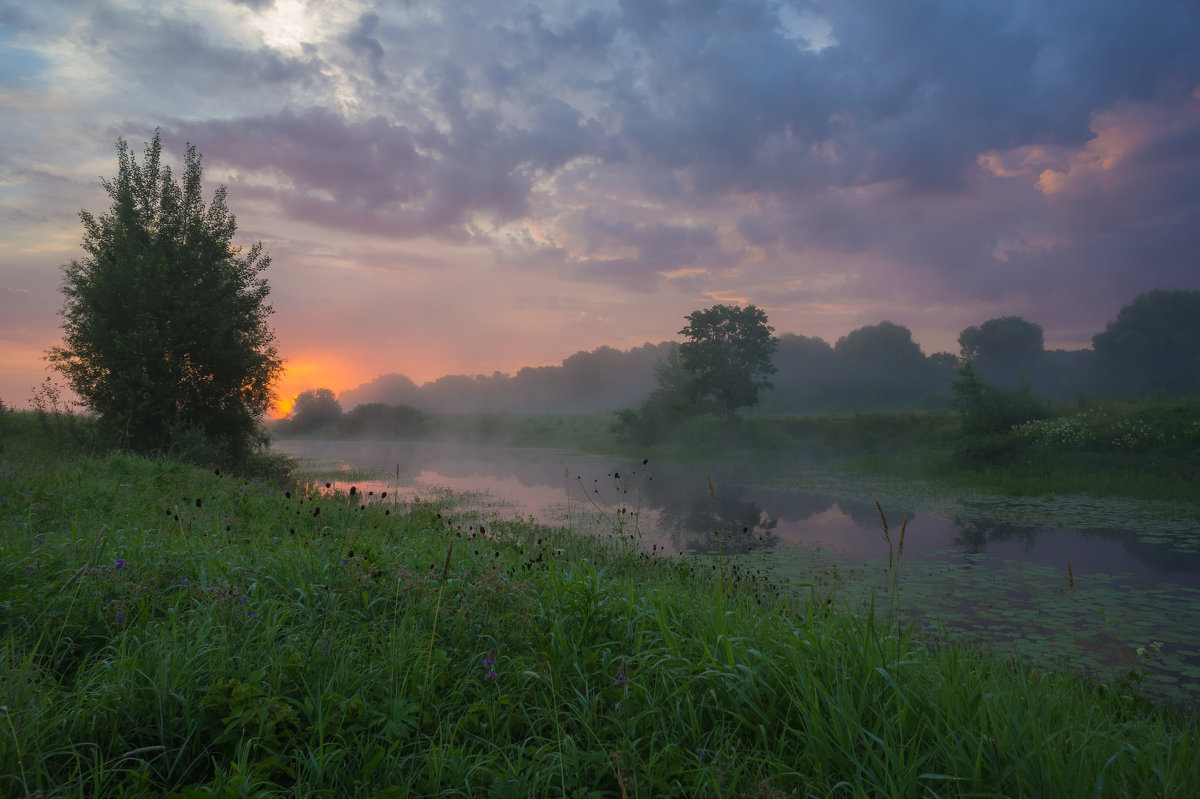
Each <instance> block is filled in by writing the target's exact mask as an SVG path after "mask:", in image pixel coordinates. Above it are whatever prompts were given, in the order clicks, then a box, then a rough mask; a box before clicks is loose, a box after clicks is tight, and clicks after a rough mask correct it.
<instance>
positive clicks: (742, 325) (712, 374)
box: [679, 305, 779, 418]
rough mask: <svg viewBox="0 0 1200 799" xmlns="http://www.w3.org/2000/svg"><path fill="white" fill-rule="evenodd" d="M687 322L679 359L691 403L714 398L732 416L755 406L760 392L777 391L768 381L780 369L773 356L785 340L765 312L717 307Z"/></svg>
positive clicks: (748, 308) (685, 388) (730, 306)
mask: <svg viewBox="0 0 1200 799" xmlns="http://www.w3.org/2000/svg"><path fill="white" fill-rule="evenodd" d="M685 318H686V319H687V320H688V324H687V326H686V327H685V328H683V330H680V331H679V334H680V335H681V336H684V337H685V338H686V339H687V341H685V342H683V343H682V344H680V345H679V357H680V363H681V365H682V366H683V370H684V372H686V373H687V379H686V380H685V381H684V384H683V388H684V391H685V392H686V393H687V395H688V398H689V400H690V401H692V402H700V401H702V400H704V399H705V398H709V397H711V398H712V399H713V400H714V402H715V403H716V406H717V408H718V409H719V410H720V411H721V412H722V413H724V414H725V416H726V417H728V418H732V417H733V415H734V413H736V411H737V409H738V408H740V407H744V406H747V405H753V404H755V403H756V402H757V401H758V394H759V392H760V391H764V390H769V389H771V388H773V387H774V385H773V384H772V383H771V381H770V380H769V379H768V377H769V376H770V375H772V374H774V373H775V371H776V369H775V364H774V363H772V360H771V356H772V354H773V353H774V352H775V348H776V347H777V346H778V344H779V339H776V338H774V337H772V336H771V333H772V332H773V331H774V328H773V327H771V326H769V325H768V324H767V315H766V313H765V312H764V311H762V310H761V309H759V308H757V307H755V306H754V305H747V306H746V307H744V308H739V307H737V306H733V305H714V306H713V307H712V308H707V309H704V310H700V311H693V312H692V313H690V314H688V315H687V317H685Z"/></svg>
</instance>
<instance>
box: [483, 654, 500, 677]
mask: <svg viewBox="0 0 1200 799" xmlns="http://www.w3.org/2000/svg"><path fill="white" fill-rule="evenodd" d="M495 666H496V650H495V649H493V650H492V651H491V652H488V656H487V657H485V658H484V659H483V667H484V668H485V669H487V672H486V673H485V674H484V675H483V679H484V680H485V681H487V680H494V679H496V678H497V677H499V676H500V675H499V674H498V673H497V672H496V668H495Z"/></svg>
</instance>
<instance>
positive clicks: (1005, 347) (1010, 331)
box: [958, 316, 1045, 383]
mask: <svg viewBox="0 0 1200 799" xmlns="http://www.w3.org/2000/svg"><path fill="white" fill-rule="evenodd" d="M958 345H959V347H961V352H962V357H963V358H965V359H966V360H968V361H971V362H972V363H973V364H974V365H975V367H976V368H978V369H979V370H980V371H981V372H982V373H983V374H984V375H985V376H988V377H991V378H992V379H995V380H999V381H1001V382H1005V383H1011V382H1015V381H1016V380H1017V378H1018V377H1019V376H1020V375H1022V374H1025V375H1028V374H1029V373H1030V372H1031V371H1033V370H1034V368H1035V367H1037V366H1038V363H1039V361H1040V360H1041V358H1042V356H1043V355H1044V354H1045V334H1044V332H1043V331H1042V326H1041V325H1039V324H1036V323H1034V322H1029V321H1026V320H1025V319H1022V318H1021V317H1019V316H1002V317H1000V318H998V319H989V320H987V321H986V322H984V323H983V324H982V325H980V326H978V327H976V326H975V325H971V326H970V327H968V328H966V329H965V330H963V331H962V332H961V333H959V334H958Z"/></svg>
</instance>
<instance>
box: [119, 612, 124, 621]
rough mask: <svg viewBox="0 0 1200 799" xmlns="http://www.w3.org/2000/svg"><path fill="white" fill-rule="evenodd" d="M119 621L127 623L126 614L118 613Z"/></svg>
mask: <svg viewBox="0 0 1200 799" xmlns="http://www.w3.org/2000/svg"><path fill="white" fill-rule="evenodd" d="M117 621H125V614H124V613H118V614H117Z"/></svg>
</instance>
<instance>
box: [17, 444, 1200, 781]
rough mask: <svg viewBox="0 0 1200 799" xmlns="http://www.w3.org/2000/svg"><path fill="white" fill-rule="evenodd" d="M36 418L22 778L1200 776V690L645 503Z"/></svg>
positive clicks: (20, 460) (21, 583)
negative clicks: (500, 513)
mask: <svg viewBox="0 0 1200 799" xmlns="http://www.w3.org/2000/svg"><path fill="white" fill-rule="evenodd" d="M36 435H41V433H38V431H37V430H36V429H35V428H32V427H31V428H29V429H28V430H26V431H25V432H23V433H21V436H23V437H24V438H22V439H21V440H17V439H16V438H14V435H13V431H12V430H9V431H8V432H7V433H6V438H5V441H4V449H3V451H2V452H0V496H2V497H3V500H0V586H2V587H0V620H2V625H3V626H2V635H3V637H2V639H0V640H2V641H3V643H2V645H0V669H2V673H3V679H2V680H0V685H2V686H3V687H2V688H0V691H2V692H3V698H2V699H0V704H3V706H4V710H3V712H2V713H0V742H3V745H2V746H0V774H3V775H6V776H4V777H0V794H3V795H6V796H7V795H15V796H24V795H27V794H33V793H34V792H40V795H41V796H42V797H52V796H76V795H84V794H87V795H115V794H117V793H118V792H122V791H123V792H125V795H129V796H139V795H145V796H151V795H154V796H161V795H164V794H166V795H177V796H200V795H210V792H211V793H215V794H216V795H248V794H254V793H261V792H269V793H272V794H273V795H294V796H301V795H314V794H317V793H321V792H326V793H329V794H331V795H344V794H360V795H379V796H389V795H390V796H405V795H431V794H439V793H444V792H450V791H454V792H456V795H467V796H471V795H480V796H483V795H487V796H495V795H512V796H531V795H532V796H539V795H540V796H549V795H578V796H613V797H617V796H622V797H624V796H650V795H705V796H708V795H712V796H742V795H746V796H793V795H794V796H827V795H845V796H874V795H893V796H920V795H928V794H932V793H937V794H938V795H941V796H966V795H979V794H987V795H1013V796H1015V795H1027V796H1029V795H1036V796H1045V797H1053V796H1094V795H1099V796H1127V795H1159V796H1174V795H1187V793H1188V792H1189V791H1190V789H1192V788H1194V786H1195V785H1196V784H1200V730H1198V728H1197V720H1196V718H1195V717H1192V716H1185V715H1182V714H1180V713H1179V712H1178V711H1173V710H1171V709H1168V708H1163V707H1160V706H1157V705H1155V704H1153V703H1150V702H1148V701H1146V700H1145V699H1143V698H1141V697H1140V696H1139V694H1138V688H1137V684H1136V680H1125V681H1118V682H1114V683H1111V684H1108V685H1103V686H1099V685H1094V684H1092V683H1089V682H1087V681H1084V680H1080V679H1076V678H1074V677H1071V676H1069V675H1066V674H1056V673H1051V672H1045V671H1033V670H1030V669H1028V668H1025V667H1023V666H1022V665H1020V664H1019V663H1013V662H1011V661H1010V660H1006V659H1002V658H999V657H997V656H994V655H992V654H990V653H988V652H985V651H980V650H968V649H963V648H960V647H944V648H937V649H932V648H930V647H928V646H926V645H925V644H924V643H922V642H921V641H919V640H916V639H914V637H912V636H911V635H910V634H906V633H904V632H903V631H900V630H896V629H889V628H888V627H887V626H886V625H881V624H880V623H878V622H868V621H866V620H865V619H864V618H863V617H859V616H856V615H852V614H848V613H841V612H833V611H831V610H830V609H828V608H827V607H826V606H824V605H823V604H821V605H818V606H814V605H813V604H811V603H810V602H809V601H808V600H809V597H810V594H808V593H807V589H805V588H804V587H802V586H796V585H787V584H783V583H780V582H776V581H772V580H769V579H766V578H764V577H762V575H760V574H757V573H754V572H753V571H749V570H746V569H743V568H740V567H735V566H733V565H731V564H730V563H729V562H726V561H723V560H721V559H719V558H717V559H692V560H678V559H676V560H665V559H659V558H649V557H646V556H644V555H643V554H642V553H640V552H638V551H637V550H636V549H635V548H633V547H630V546H629V545H628V544H627V543H624V542H623V539H621V538H620V537H619V536H618V535H616V533H617V532H618V531H614V535H612V536H609V537H600V538H595V537H584V536H579V535H574V534H572V533H571V532H570V531H567V530H562V529H555V528H549V527H542V526H537V525H530V524H520V523H503V524H500V525H499V526H493V525H491V524H490V523H489V524H488V525H487V526H486V529H485V528H484V527H481V526H480V522H478V521H477V520H474V519H471V518H465V517H464V518H452V517H450V516H449V515H448V514H447V513H446V512H445V509H444V508H442V507H440V506H438V505H437V504H435V503H430V502H419V501H418V502H413V503H398V502H395V501H392V502H389V501H388V498H383V497H372V500H375V501H371V502H366V501H363V500H364V498H363V497H360V496H358V494H357V490H355V491H344V492H340V493H337V494H331V493H328V492H326V491H324V490H323V489H322V488H321V487H320V486H308V485H287V484H280V483H274V482H256V481H254V480H246V479H239V478H237V477H235V476H233V475H229V474H226V473H222V472H220V471H219V470H201V469H197V468H194V467H189V466H184V465H182V464H178V463H172V462H165V461H149V460H144V459H140V458H134V457H129V456H124V455H116V454H113V455H106V456H102V457H87V456H84V455H82V454H72V453H71V451H70V450H71V447H70V444H69V442H67V441H59V440H56V441H46V440H40V439H39V440H34V439H30V438H28V436H36ZM393 500H394V498H393ZM893 534H894V531H893Z"/></svg>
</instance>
